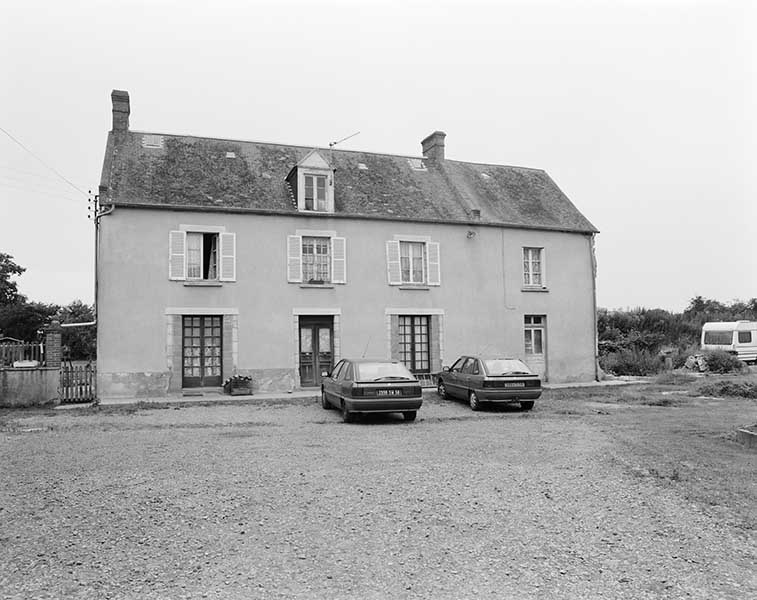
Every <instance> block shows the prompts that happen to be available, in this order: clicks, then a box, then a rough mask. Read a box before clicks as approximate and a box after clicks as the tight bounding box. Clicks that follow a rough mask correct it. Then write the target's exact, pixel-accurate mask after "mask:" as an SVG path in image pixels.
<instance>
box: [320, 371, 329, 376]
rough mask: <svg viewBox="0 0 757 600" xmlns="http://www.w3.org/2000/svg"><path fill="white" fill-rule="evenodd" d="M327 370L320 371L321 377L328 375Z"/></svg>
mask: <svg viewBox="0 0 757 600" xmlns="http://www.w3.org/2000/svg"><path fill="white" fill-rule="evenodd" d="M328 376H329V372H328V371H321V377H328Z"/></svg>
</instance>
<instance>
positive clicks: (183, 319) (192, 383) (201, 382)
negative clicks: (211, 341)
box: [181, 315, 224, 388]
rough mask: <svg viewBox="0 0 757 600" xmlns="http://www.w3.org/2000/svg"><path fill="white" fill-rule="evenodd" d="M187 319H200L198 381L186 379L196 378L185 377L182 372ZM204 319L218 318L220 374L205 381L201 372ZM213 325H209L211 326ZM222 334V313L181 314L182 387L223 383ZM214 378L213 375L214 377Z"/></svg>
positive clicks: (203, 356) (203, 358)
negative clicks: (210, 380)
mask: <svg viewBox="0 0 757 600" xmlns="http://www.w3.org/2000/svg"><path fill="white" fill-rule="evenodd" d="M187 319H200V346H199V348H200V377H199V382H196V381H188V380H191V379H196V378H194V377H189V378H188V377H187V376H186V374H185V372H184V360H185V359H186V356H185V350H186V346H185V342H186V335H185V331H186V325H185V323H186V321H187ZM205 319H218V320H219V323H218V327H219V329H220V331H219V336H218V338H219V345H218V349H219V351H218V353H219V356H218V360H219V369H220V374H219V375H218V376H217V381H212V382H205V375H204V374H203V371H204V369H205V346H204V345H203V341H204V339H205ZM212 326H213V325H211V327H212ZM223 338H224V335H223V315H182V316H181V386H182V388H202V387H220V386H221V385H222V383H223V342H224V339H223ZM214 379H215V377H214Z"/></svg>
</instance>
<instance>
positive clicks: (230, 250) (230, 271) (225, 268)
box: [218, 233, 237, 281]
mask: <svg viewBox="0 0 757 600" xmlns="http://www.w3.org/2000/svg"><path fill="white" fill-rule="evenodd" d="M218 237H219V241H220V242H221V244H220V245H221V252H220V255H221V264H220V268H219V269H218V273H219V274H220V277H219V278H218V279H219V280H221V281H236V280H237V234H236V233H221V234H219V235H218Z"/></svg>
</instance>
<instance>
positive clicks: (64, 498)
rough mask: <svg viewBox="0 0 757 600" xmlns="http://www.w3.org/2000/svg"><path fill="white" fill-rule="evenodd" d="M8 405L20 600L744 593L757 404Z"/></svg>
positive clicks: (685, 395) (7, 570)
mask: <svg viewBox="0 0 757 600" xmlns="http://www.w3.org/2000/svg"><path fill="white" fill-rule="evenodd" d="M696 385H697V384H693V383H682V384H677V385H650V384H647V385H633V386H625V387H615V388H605V387H602V388H583V389H577V388H573V389H563V390H559V391H558V390H551V391H548V392H545V394H544V396H543V398H542V399H541V400H539V401H537V403H536V407H535V408H534V410H533V411H531V412H523V411H521V410H519V409H518V408H516V407H503V408H492V409H490V410H485V411H482V412H478V413H472V412H471V411H470V409H469V408H468V407H467V406H466V405H464V404H462V403H458V402H454V401H447V400H441V399H439V398H438V397H437V396H436V395H435V394H433V393H429V394H427V395H426V397H425V400H424V406H423V407H422V409H421V410H420V412H419V415H418V420H417V421H416V422H414V423H405V422H403V421H402V418H401V417H399V416H378V417H372V418H366V419H362V420H361V422H359V423H357V424H351V425H347V424H344V423H342V422H341V418H340V416H339V415H338V413H336V412H335V411H326V410H323V409H322V408H321V407H320V405H319V404H318V403H316V402H310V401H308V402H268V403H263V404H240V405H216V406H197V405H195V406H179V405H173V406H164V407H152V408H149V409H147V408H119V409H87V410H56V411H52V410H51V411H44V410H37V411H31V410H24V411H9V410H5V411H2V412H0V461H1V462H0V597H2V598H62V597H66V598H161V599H162V598H203V597H205V598H266V599H267V598H329V599H331V598H434V599H437V598H479V597H489V598H634V599H637V598H701V599H707V600H709V599H712V598H739V599H741V598H747V597H754V596H755V595H757V571H756V570H755V565H756V564H757V535H755V526H756V525H755V524H757V482H756V480H755V472H756V470H755V468H756V467H757V452H755V451H754V450H749V449H747V448H745V447H744V446H742V445H741V444H739V442H738V441H737V438H736V434H735V431H736V429H737V428H738V427H741V426H746V425H753V424H755V423H757V400H750V399H744V398H702V397H695V396H692V395H690V394H691V393H692V392H691V390H692V389H694V388H695V387H696Z"/></svg>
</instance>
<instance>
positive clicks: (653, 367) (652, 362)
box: [599, 348, 664, 375]
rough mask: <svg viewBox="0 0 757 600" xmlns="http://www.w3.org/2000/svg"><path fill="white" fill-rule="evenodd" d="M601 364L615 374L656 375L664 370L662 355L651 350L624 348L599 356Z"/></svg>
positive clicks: (604, 368)
mask: <svg viewBox="0 0 757 600" xmlns="http://www.w3.org/2000/svg"><path fill="white" fill-rule="evenodd" d="M599 366H600V367H602V370H603V371H605V372H607V373H612V374H614V375H654V374H656V373H659V372H660V371H662V369H663V367H664V361H663V359H662V357H661V356H659V355H658V354H656V353H653V352H650V351H649V350H639V349H636V348H622V349H620V350H618V351H617V352H610V353H607V354H604V355H600V357H599Z"/></svg>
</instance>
